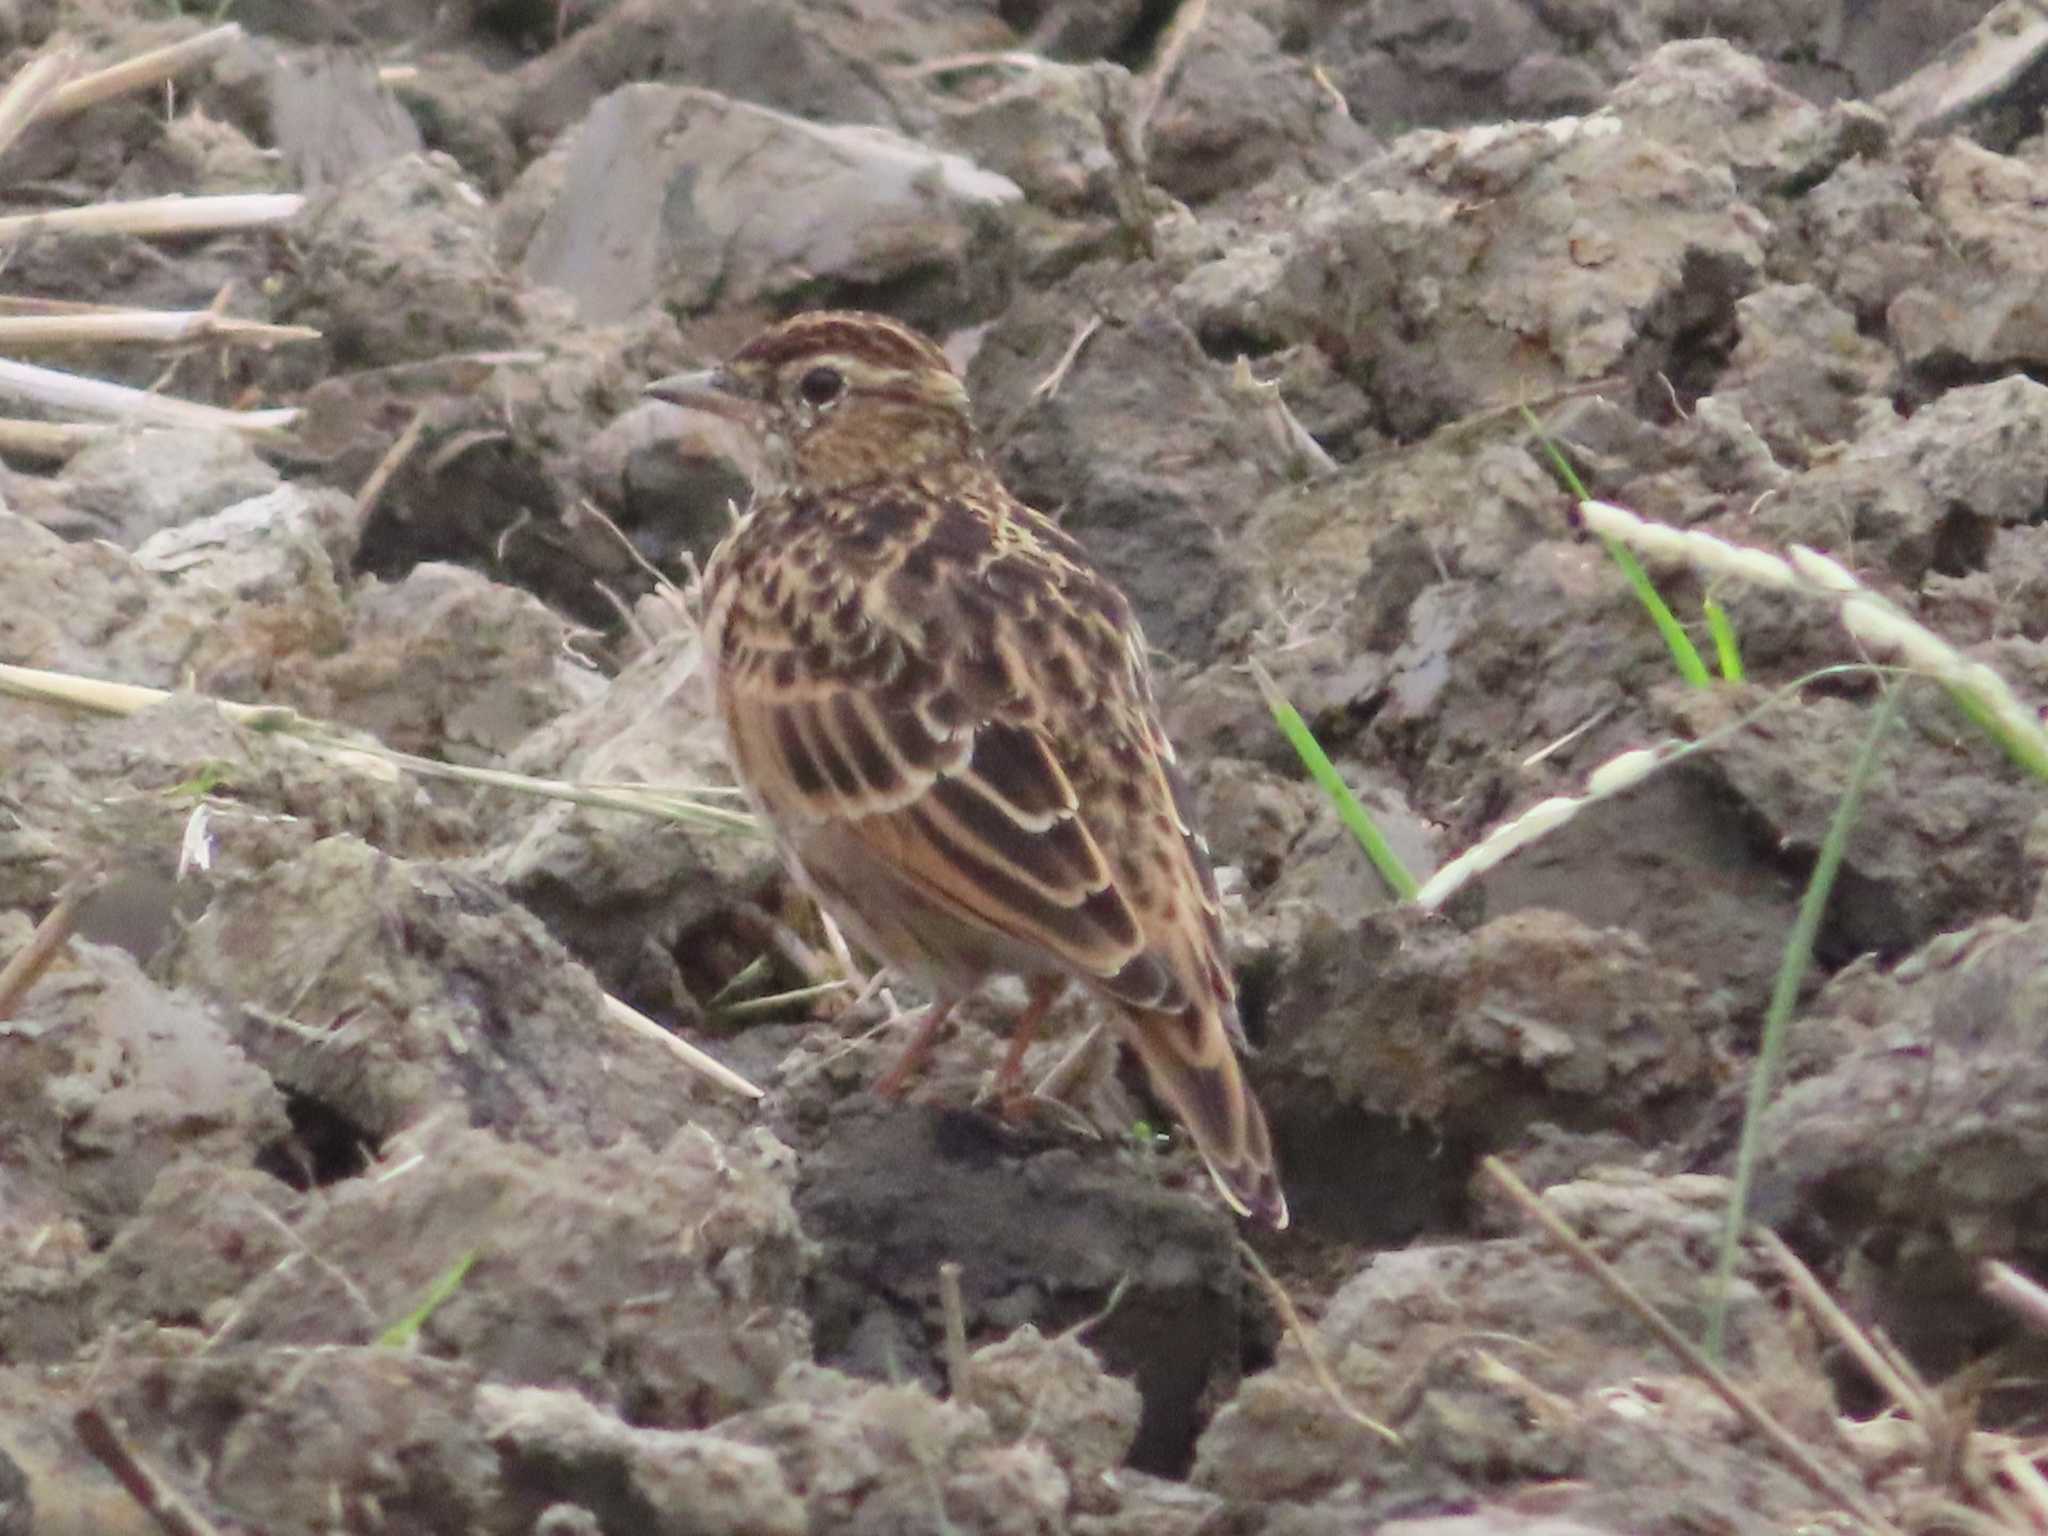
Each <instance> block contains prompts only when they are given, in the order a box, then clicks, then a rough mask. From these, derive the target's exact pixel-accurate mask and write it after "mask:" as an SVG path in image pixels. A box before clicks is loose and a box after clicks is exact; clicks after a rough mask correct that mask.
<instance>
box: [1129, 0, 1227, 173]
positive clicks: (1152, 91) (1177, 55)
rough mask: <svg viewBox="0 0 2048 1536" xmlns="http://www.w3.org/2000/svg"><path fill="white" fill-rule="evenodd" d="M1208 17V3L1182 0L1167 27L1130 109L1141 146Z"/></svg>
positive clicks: (1132, 125)
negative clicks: (1169, 87) (1189, 47)
mask: <svg viewBox="0 0 2048 1536" xmlns="http://www.w3.org/2000/svg"><path fill="white" fill-rule="evenodd" d="M1208 17H1209V0H1181V6H1180V9H1179V10H1177V11H1175V12H1174V13H1173V20H1172V21H1169V22H1168V23H1167V24H1166V32H1165V35H1164V36H1162V37H1161V38H1160V40H1159V51H1158V53H1157V54H1156V55H1155V56H1154V58H1153V60H1152V63H1151V65H1150V66H1149V67H1148V68H1147V69H1146V71H1145V73H1144V74H1142V75H1140V76H1139V77H1138V100H1137V105H1136V106H1135V107H1133V108H1132V110H1131V132H1132V133H1133V134H1134V135H1135V136H1136V137H1137V139H1138V142H1139V143H1141V144H1142V143H1143V142H1144V140H1145V134H1146V131H1147V130H1148V129H1149V128H1150V127H1151V126H1152V114H1153V113H1155V112H1157V111H1158V110H1159V103H1160V101H1161V100H1162V99H1163V98H1164V97H1165V95H1166V90H1167V87H1168V86H1170V85H1172V84H1173V76H1174V72H1175V71H1176V70H1178V69H1179V68H1180V61H1181V59H1182V58H1183V57H1185V56H1186V54H1187V51H1188V44H1190V43H1192V42H1193V41H1194V40H1195V34H1196V33H1197V32H1199V31H1201V30H1202V23H1203V22H1204V21H1206V20H1207V19H1208Z"/></svg>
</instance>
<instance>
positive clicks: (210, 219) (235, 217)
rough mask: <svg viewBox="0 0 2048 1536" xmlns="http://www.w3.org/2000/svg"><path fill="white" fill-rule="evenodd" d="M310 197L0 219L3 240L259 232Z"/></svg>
mask: <svg viewBox="0 0 2048 1536" xmlns="http://www.w3.org/2000/svg"><path fill="white" fill-rule="evenodd" d="M305 206H306V199H305V198H304V197H303V196H302V195H301V194H299V193H297V192H234V193H228V194H226V195H223V196H219V197H188V196H186V195H184V194H183V193H173V194H172V195H170V196H169V197H139V198H134V199H131V200H129V201H125V202H112V203H88V204H86V205H85V206H84V207H82V208H53V209H51V210H50V211H49V212H47V213H16V214H9V215H8V216H7V217H5V218H0V240H22V239H26V238H28V237H29V236H31V235H42V234H51V235H54V234H74V235H197V234H211V233H214V232H217V231H220V230H226V229H260V228H264V227H267V226H269V225H272V224H283V223H285V222H287V221H288V220H290V219H293V218H296V217H297V216H298V213H299V210H300V209H302V208H304V207H305Z"/></svg>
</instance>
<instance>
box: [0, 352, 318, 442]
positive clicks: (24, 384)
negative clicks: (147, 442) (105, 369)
mask: <svg viewBox="0 0 2048 1536" xmlns="http://www.w3.org/2000/svg"><path fill="white" fill-rule="evenodd" d="M0 396H7V397H11V398H13V399H17V400H28V401H32V402H33V403H35V404H37V405H40V406H43V407H45V408H46V409H49V410H55V411H68V412H72V413H74V414H77V415H81V416H110V417H113V418H115V419H117V420H122V421H135V422H142V423H145V424H151V423H154V424H157V425H163V426H173V427H198V428H202V429H212V430H226V431H229V432H277V431H282V430H283V429H284V428H286V427H289V426H291V425H292V424H293V423H294V422H296V421H297V420H298V419H299V412H298V411H297V410H295V409H290V408H286V409H280V410H269V411H228V410H222V409H221V408H220V407H219V406H217V405H200V404H198V403H197V402H196V401H191V400H177V399H173V398H172V397H170V396H168V395H153V394H151V393H149V392H148V391H147V390H142V389H131V388H129V387H128V386H127V385H125V384H109V383H108V382H106V380H104V379H90V378H86V377H84V376H83V375H80V374H76V373H64V372H62V371H60V370H58V369H55V368H38V367H37V366H36V365H35V364H33V363H17V362H13V361H11V360H8V359H4V358H0Z"/></svg>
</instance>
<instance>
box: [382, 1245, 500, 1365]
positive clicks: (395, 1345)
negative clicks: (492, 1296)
mask: <svg viewBox="0 0 2048 1536" xmlns="http://www.w3.org/2000/svg"><path fill="white" fill-rule="evenodd" d="M482 1252H483V1249H481V1248H472V1249H470V1250H469V1252H467V1253H465V1254H464V1255H463V1256H462V1257H461V1258H459V1259H457V1260H456V1261H455V1262H454V1263H453V1264H450V1265H449V1266H448V1268H447V1269H446V1271H444V1272H443V1273H442V1274H441V1276H440V1277H439V1278H438V1279H436V1280H435V1281H434V1283H433V1284H432V1285H430V1286H428V1287H427V1294H426V1295H425V1296H424V1297H423V1298H421V1300H420V1304H419V1305H418V1306H416V1307H414V1308H413V1309H412V1310H411V1311H410V1312H408V1313H406V1314H405V1316H403V1317H401V1318H400V1319H399V1320H398V1321H397V1322H395V1323H393V1324H392V1325H391V1326H390V1327H389V1328H386V1329H385V1330H384V1331H383V1332H382V1333H380V1334H378V1335H377V1344H378V1347H379V1348H381V1349H411V1348H412V1345H413V1340H415V1339H417V1338H418V1337H419V1332H420V1329H421V1328H423V1327H424V1326H426V1321H427V1319H428V1318H430V1317H432V1316H433V1315H434V1313H435V1311H436V1310H437V1309H438V1308H439V1307H440V1305H441V1304H442V1303H443V1302H445V1301H446V1300H447V1299H448V1298H449V1297H450V1296H453V1295H454V1294H455V1293H456V1292H457V1291H459V1290H461V1289H462V1282H463V1280H464V1278H465V1277H467V1276H468V1274H469V1271H470V1268H471V1266H473V1265H474V1264H475V1263H476V1260H477V1255H478V1254H480V1253H482Z"/></svg>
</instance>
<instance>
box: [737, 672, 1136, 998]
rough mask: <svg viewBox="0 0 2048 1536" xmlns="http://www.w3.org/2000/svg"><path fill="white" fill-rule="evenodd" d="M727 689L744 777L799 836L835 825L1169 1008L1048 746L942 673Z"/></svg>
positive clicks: (979, 917)
mask: <svg viewBox="0 0 2048 1536" xmlns="http://www.w3.org/2000/svg"><path fill="white" fill-rule="evenodd" d="M902 682H903V680H902V678H901V677H900V675H899V676H898V677H897V678H895V679H891V680H889V681H885V682H879V683H867V682H863V681H861V680H859V679H857V678H854V677H849V676H847V675H846V674H844V673H843V672H840V671H839V670H838V669H836V668H835V669H831V670H829V671H826V672H823V673H822V674H821V673H820V672H811V673H807V674H805V673H799V674H797V675H794V676H792V675H791V674H790V672H789V669H787V668H785V669H783V672H782V675H781V676H780V677H778V676H777V675H776V669H775V668H774V667H773V666H772V665H768V666H763V667H754V668H748V669H746V670H742V671H737V672H735V671H733V670H731V669H728V670H727V671H725V672H724V673H722V674H721V677H720V695H721V698H720V704H721V707H722V708H723V710H724V712H725V717H726V724H727V728H728V731H729V734H730V737H731V741H732V746H733V751H734V754H735V756H736V758H737V759H738V761H737V762H736V763H735V765H734V766H735V767H736V768H737V770H738V771H739V773H740V775H741V776H742V777H743V778H744V779H745V780H746V782H747V783H748V784H750V785H751V786H752V787H753V790H754V792H755V793H756V794H757V795H758V796H760V798H761V800H762V802H763V804H764V806H765V807H766V808H767V810H768V812H769V814H770V815H771V816H772V817H773V818H774V819H775V820H776V821H777V822H778V823H780V824H781V825H782V826H783V827H785V828H786V829H797V828H802V827H804V826H806V825H811V826H815V825H819V824H829V825H831V826H832V827H834V828H835V830H837V831H839V832H841V833H843V834H846V835H850V836H851V837H853V838H854V839H855V840H856V841H857V842H858V843H859V844H860V845H861V846H862V847H863V848H864V850H865V851H866V852H867V853H869V854H870V855H872V856H873V857H874V858H875V859H877V860H878V861H880V862H881V863H882V864H884V865H885V866H886V867H887V868H888V869H889V870H890V871H891V872H892V873H893V874H895V875H896V876H897V877H899V878H900V879H901V880H903V881H904V882H905V883H906V884H907V885H908V886H909V887H910V888H911V889H912V890H914V891H915V892H916V893H917V894H918V896H919V897H921V898H922V899H924V900H928V901H930V902H932V903H933V904H934V905H935V906H937V907H939V908H940V909H941V910H943V911H945V912H947V913H950V914H951V915H953V916H955V917H959V918H964V919H966V920H967V921H968V922H970V923H972V924H976V925H979V926H980V927H982V928H984V929H987V930H989V931H990V932H992V933H993V934H995V935H998V936H1000V937H1001V938H1002V939H1003V940H1005V941H1007V942H1008V943H1010V944H1012V945H1022V946H1027V947H1031V948H1036V949H1039V950H1042V951H1043V952H1044V954H1045V956H1046V958H1047V960H1048V961H1049V962H1050V964H1051V965H1052V966H1056V967H1058V968H1060V969H1064V970H1068V971H1071V972H1073V973H1075V974H1076V975H1079V976H1081V977H1082V978H1083V979H1085V980H1087V981H1089V982H1090V983H1091V984H1094V985H1097V986H1102V987H1106V988H1110V989H1112V990H1121V991H1132V990H1135V991H1136V992H1137V993H1138V996H1137V997H1136V998H1135V1000H1136V1001H1139V1002H1141V1003H1145V1002H1151V1001H1154V1000H1155V999H1154V996H1153V994H1154V993H1155V992H1156V990H1157V988H1156V984H1155V982H1154V981H1153V979H1152V973H1153V972H1154V971H1156V970H1158V969H1159V968H1158V966H1157V964H1156V962H1155V961H1152V960H1150V959H1149V958H1148V957H1147V954H1146V951H1147V945H1146V943H1145V939H1144V935H1143V934H1142V932H1141V931H1140V927H1139V923H1138V918H1137V914H1136V913H1134V912H1133V910H1132V908H1131V905H1130V903H1129V902H1128V901H1127V900H1126V899H1125V898H1124V896H1123V894H1122V892H1121V891H1120V890H1119V889H1118V885H1117V880H1116V875H1115V871H1114V870H1113V868H1112V866H1111V862H1110V860H1108V859H1107V858H1106V857H1105V856H1104V854H1103V850H1102V848H1101V847H1100V845H1099V844H1098V843H1097V841H1096V839H1095V837H1094V835H1093V834H1092V833H1091V832H1090V830H1089V828H1088V826H1087V823H1086V821H1085V820H1084V819H1083V817H1082V815H1081V808H1080V803H1079V801H1078V799H1077V797H1076V795H1075V793H1074V786H1073V784H1072V782H1071V781H1070V780H1069V778H1068V775H1067V773H1066V771H1065V770H1064V768H1063V767H1062V766H1061V764H1060V761H1059V759H1058V757H1057V755H1056V753H1055V751H1054V748H1053V746H1052V743H1051V742H1050V741H1049V739H1048V737H1047V735H1046V733H1045V732H1044V731H1043V730H1041V729H1039V728H1037V727H1035V726H1033V725H1030V724H1028V723H1020V722H1016V721H1009V720H1003V719H998V718H990V717H986V716H984V717H983V718H979V719H977V718H974V715H975V714H976V711H973V710H972V709H970V708H969V707H968V706H967V705H966V704H965V702H964V701H963V700H961V699H960V697H959V696H958V694H957V693H955V692H953V691H951V690H949V689H948V687H947V686H946V685H945V684H944V683H943V682H942V681H939V680H938V679H937V677H936V675H934V677H933V679H932V680H931V681H930V683H929V684H928V685H927V686H925V687H922V688H910V687H905V686H903V685H902Z"/></svg>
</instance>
